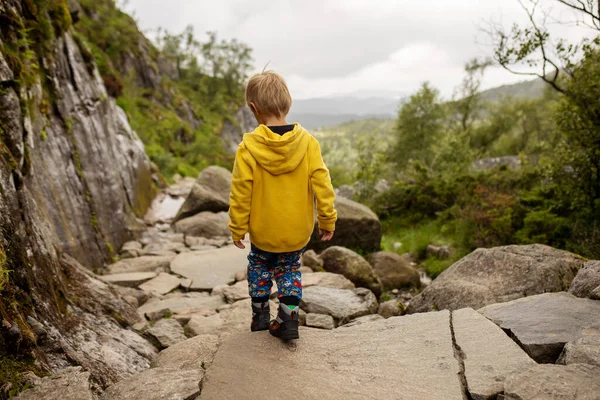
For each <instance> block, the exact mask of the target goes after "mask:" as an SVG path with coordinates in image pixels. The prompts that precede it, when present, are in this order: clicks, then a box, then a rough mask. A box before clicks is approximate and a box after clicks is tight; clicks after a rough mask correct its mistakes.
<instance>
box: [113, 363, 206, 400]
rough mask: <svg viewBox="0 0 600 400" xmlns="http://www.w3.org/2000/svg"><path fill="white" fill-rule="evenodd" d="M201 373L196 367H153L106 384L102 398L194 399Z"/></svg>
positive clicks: (118, 399)
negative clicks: (182, 368)
mask: <svg viewBox="0 0 600 400" xmlns="http://www.w3.org/2000/svg"><path fill="white" fill-rule="evenodd" d="M203 375H204V373H203V372H202V371H200V370H197V369H187V370H181V369H173V368H152V369H149V370H146V371H144V372H142V373H141V374H137V375H134V376H132V377H130V378H127V379H124V380H122V381H120V382H118V383H116V384H114V385H113V386H111V387H109V388H108V389H106V392H104V394H103V396H102V400H131V399H144V400H180V399H195V398H196V397H197V396H198V395H199V394H200V381H201V380H202V376H203Z"/></svg>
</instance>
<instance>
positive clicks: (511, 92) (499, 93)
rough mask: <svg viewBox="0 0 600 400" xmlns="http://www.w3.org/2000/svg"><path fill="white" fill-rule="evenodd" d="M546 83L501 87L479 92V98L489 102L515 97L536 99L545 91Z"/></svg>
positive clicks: (541, 81)
mask: <svg viewBox="0 0 600 400" xmlns="http://www.w3.org/2000/svg"><path fill="white" fill-rule="evenodd" d="M546 87H547V85H546V83H545V82H544V81H543V80H541V79H539V78H538V79H534V80H531V81H523V82H519V83H515V84H512V85H503V86H499V87H496V88H493V89H488V90H485V91H483V92H481V97H482V98H483V99H484V100H487V101H490V102H496V101H499V100H500V99H501V98H503V97H509V96H510V97H515V98H518V99H536V98H539V97H542V95H543V94H544V90H545V89H546Z"/></svg>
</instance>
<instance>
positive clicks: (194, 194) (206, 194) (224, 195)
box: [174, 166, 231, 221]
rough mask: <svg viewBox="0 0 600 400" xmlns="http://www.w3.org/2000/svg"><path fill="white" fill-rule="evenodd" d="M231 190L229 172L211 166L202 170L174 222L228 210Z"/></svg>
mask: <svg viewBox="0 0 600 400" xmlns="http://www.w3.org/2000/svg"><path fill="white" fill-rule="evenodd" d="M230 190H231V172H229V170H227V169H225V168H223V167H218V166H211V167H208V168H206V169H204V170H203V171H202V172H201V173H200V175H198V178H197V179H196V182H195V183H194V186H193V187H192V191H191V193H190V194H189V195H188V197H187V199H186V200H185V202H184V203H183V205H182V206H181V208H180V209H179V212H178V213H177V215H176V216H175V219H174V220H175V221H179V220H181V219H184V218H188V217H191V216H193V215H196V214H198V213H200V212H203V211H211V212H219V211H227V210H228V209H229V192H230Z"/></svg>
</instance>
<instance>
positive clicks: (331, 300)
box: [300, 286, 379, 324]
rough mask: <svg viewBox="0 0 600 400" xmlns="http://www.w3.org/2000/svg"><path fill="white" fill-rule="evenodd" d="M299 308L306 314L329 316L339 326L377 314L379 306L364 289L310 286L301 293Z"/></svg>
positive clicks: (370, 293) (372, 296) (373, 297)
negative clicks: (364, 316)
mask: <svg viewBox="0 0 600 400" xmlns="http://www.w3.org/2000/svg"><path fill="white" fill-rule="evenodd" d="M300 307H301V308H302V309H303V310H304V311H306V312H307V313H317V314H326V315H331V316H332V317H333V318H334V319H335V320H336V321H338V322H339V324H344V323H347V322H349V321H350V320H352V319H354V318H356V317H360V316H363V315H367V314H374V313H376V312H377V308H378V307H379V304H378V303H377V299H376V298H375V296H374V295H373V293H372V292H371V291H369V290H367V289H364V288H358V289H354V290H342V289H332V288H325V287H320V286H311V287H308V288H306V289H304V291H303V295H302V301H301V302H300Z"/></svg>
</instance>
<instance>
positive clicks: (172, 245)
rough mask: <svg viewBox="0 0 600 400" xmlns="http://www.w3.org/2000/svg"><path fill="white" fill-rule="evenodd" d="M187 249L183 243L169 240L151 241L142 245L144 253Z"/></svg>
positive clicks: (178, 251) (174, 251)
mask: <svg viewBox="0 0 600 400" xmlns="http://www.w3.org/2000/svg"><path fill="white" fill-rule="evenodd" d="M185 249H187V247H186V245H185V244H184V243H180V242H170V241H159V242H152V243H150V244H148V245H147V246H146V247H144V250H143V251H144V253H145V254H147V255H151V254H164V253H166V252H173V253H181V252H182V251H185Z"/></svg>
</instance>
